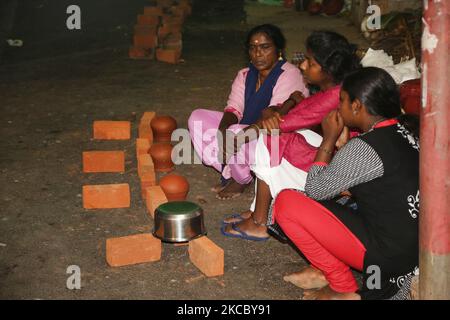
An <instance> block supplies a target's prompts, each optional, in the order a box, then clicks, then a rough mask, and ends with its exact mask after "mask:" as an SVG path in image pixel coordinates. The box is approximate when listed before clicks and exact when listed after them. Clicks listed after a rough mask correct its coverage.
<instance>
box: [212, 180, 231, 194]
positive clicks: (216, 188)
mask: <svg viewBox="0 0 450 320" xmlns="http://www.w3.org/2000/svg"><path fill="white" fill-rule="evenodd" d="M227 185H228V183H226V184H225V185H223V183H222V182H219V183H218V184H216V185H215V186H214V187H211V191H212V192H214V193H219V192H220V191H222V190H223V189H225V187H226V186H227Z"/></svg>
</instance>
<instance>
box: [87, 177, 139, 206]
mask: <svg viewBox="0 0 450 320" xmlns="http://www.w3.org/2000/svg"><path fill="white" fill-rule="evenodd" d="M83 207H84V208H85V209H113V208H129V207H130V186H129V185H128V184H127V183H121V184H103V185H85V186H83Z"/></svg>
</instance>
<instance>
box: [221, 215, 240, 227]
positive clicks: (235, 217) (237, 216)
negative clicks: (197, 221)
mask: <svg viewBox="0 0 450 320" xmlns="http://www.w3.org/2000/svg"><path fill="white" fill-rule="evenodd" d="M230 218H233V219H239V221H234V222H226V221H225V219H230ZM241 221H244V218H242V216H241V214H240V213H233V214H230V215H228V216H225V218H224V219H223V220H222V225H229V224H230V223H236V222H241Z"/></svg>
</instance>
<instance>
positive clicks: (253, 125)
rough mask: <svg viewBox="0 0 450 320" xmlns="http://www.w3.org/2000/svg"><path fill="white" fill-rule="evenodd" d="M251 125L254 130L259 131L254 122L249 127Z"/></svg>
mask: <svg viewBox="0 0 450 320" xmlns="http://www.w3.org/2000/svg"><path fill="white" fill-rule="evenodd" d="M251 127H253V128H254V129H255V130H256V131H258V132H259V130H260V129H261V128H260V127H259V126H258V125H257V124H256V123H254V124H251V125H250V128H251Z"/></svg>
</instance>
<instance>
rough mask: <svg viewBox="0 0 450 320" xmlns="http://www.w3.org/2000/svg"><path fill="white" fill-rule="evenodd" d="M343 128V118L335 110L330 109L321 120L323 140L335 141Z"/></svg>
mask: <svg viewBox="0 0 450 320" xmlns="http://www.w3.org/2000/svg"><path fill="white" fill-rule="evenodd" d="M343 129H344V120H343V119H342V116H341V115H340V114H339V112H338V111H337V110H333V111H331V112H330V113H329V114H328V115H327V116H326V117H325V118H324V119H323V120H322V131H323V140H326V141H333V144H335V143H336V141H337V140H338V138H339V136H340V135H341V133H342V131H343Z"/></svg>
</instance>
